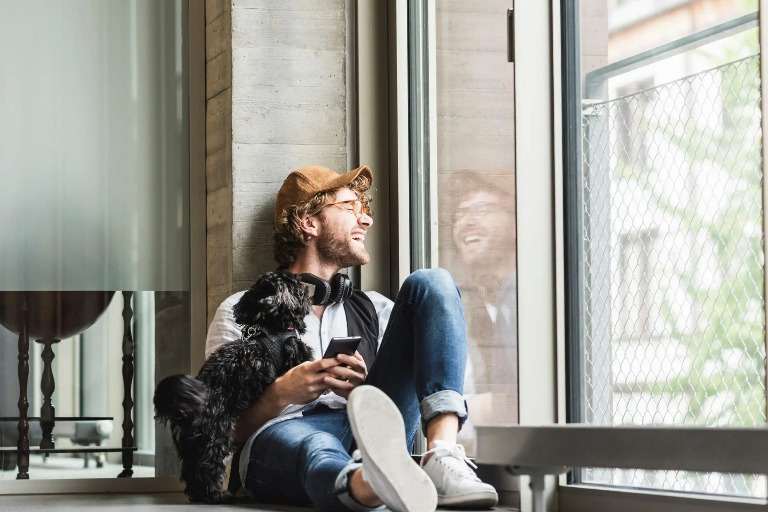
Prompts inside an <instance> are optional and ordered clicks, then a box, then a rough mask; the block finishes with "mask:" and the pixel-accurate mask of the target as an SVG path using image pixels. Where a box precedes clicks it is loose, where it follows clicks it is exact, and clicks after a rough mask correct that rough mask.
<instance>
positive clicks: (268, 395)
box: [261, 377, 289, 413]
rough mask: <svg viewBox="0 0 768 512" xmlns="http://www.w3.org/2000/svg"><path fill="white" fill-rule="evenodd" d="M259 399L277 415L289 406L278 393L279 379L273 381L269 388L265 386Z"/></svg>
mask: <svg viewBox="0 0 768 512" xmlns="http://www.w3.org/2000/svg"><path fill="white" fill-rule="evenodd" d="M261 397H262V400H264V401H265V402H267V404H268V406H269V408H270V409H272V410H273V411H274V412H275V413H279V412H280V411H282V410H283V409H285V408H286V407H287V406H288V405H289V404H288V401H287V400H286V399H285V398H284V397H283V396H282V393H280V377H278V378H277V379H275V381H274V382H272V384H271V385H270V386H267V389H265V390H264V394H262V395H261Z"/></svg>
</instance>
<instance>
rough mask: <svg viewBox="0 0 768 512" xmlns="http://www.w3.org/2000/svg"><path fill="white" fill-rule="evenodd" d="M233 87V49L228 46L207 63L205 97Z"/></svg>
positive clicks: (208, 97)
mask: <svg viewBox="0 0 768 512" xmlns="http://www.w3.org/2000/svg"><path fill="white" fill-rule="evenodd" d="M230 87H232V51H231V50H230V49H229V48H227V49H226V50H225V51H224V52H222V53H220V54H219V55H217V56H216V57H214V58H213V59H211V60H210V61H208V62H207V63H206V65H205V98H206V99H208V100H209V99H211V98H213V97H214V96H216V95H218V94H219V93H221V92H222V91H224V90H225V89H228V88H230Z"/></svg>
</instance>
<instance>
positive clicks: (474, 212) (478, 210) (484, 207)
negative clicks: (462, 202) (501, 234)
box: [451, 202, 513, 223]
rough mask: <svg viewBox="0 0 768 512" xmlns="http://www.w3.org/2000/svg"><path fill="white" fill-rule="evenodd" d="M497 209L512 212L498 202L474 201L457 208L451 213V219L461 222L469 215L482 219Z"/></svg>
mask: <svg viewBox="0 0 768 512" xmlns="http://www.w3.org/2000/svg"><path fill="white" fill-rule="evenodd" d="M498 211H501V212H505V213H513V212H512V210H510V209H509V208H506V207H504V206H501V205H500V204H496V203H486V202H481V203H475V204H473V205H471V206H469V207H466V208H457V209H456V211H455V212H454V213H453V214H452V215H451V221H452V222H454V223H456V222H461V221H463V220H465V219H467V218H469V217H473V218H475V219H482V218H484V217H485V216H486V215H488V214H490V213H493V212H498Z"/></svg>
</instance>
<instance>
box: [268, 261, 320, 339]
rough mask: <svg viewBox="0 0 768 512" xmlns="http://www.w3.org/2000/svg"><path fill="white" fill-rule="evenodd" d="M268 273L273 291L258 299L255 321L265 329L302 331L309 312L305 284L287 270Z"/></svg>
mask: <svg viewBox="0 0 768 512" xmlns="http://www.w3.org/2000/svg"><path fill="white" fill-rule="evenodd" d="M270 274H272V275H271V276H270V278H271V284H272V285H274V293H272V294H271V295H269V296H267V297H264V298H263V299H261V300H260V301H259V306H260V307H259V314H258V318H257V322H258V323H259V324H261V325H264V326H265V327H266V328H267V329H274V330H286V329H296V330H297V331H299V332H304V330H305V329H306V325H305V324H304V317H305V316H307V315H308V314H309V312H310V306H309V296H308V295H307V288H306V286H304V284H303V283H302V282H301V281H299V279H298V278H297V277H296V276H295V275H293V274H291V273H289V272H284V271H281V272H271V273H270Z"/></svg>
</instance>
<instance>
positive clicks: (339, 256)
mask: <svg viewBox="0 0 768 512" xmlns="http://www.w3.org/2000/svg"><path fill="white" fill-rule="evenodd" d="M317 252H318V254H319V256H320V258H321V259H322V260H323V261H324V262H327V263H332V264H334V265H335V266H337V267H339V268H346V267H353V266H355V265H365V264H366V263H368V262H369V261H371V255H370V254H368V251H366V250H365V247H363V246H362V244H360V245H357V243H356V242H354V241H353V240H352V238H351V237H350V235H349V233H342V232H341V231H326V232H325V234H324V235H323V236H321V237H319V238H318V239H317Z"/></svg>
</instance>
